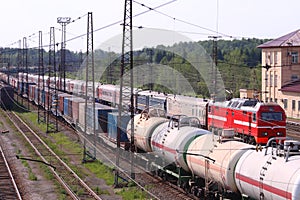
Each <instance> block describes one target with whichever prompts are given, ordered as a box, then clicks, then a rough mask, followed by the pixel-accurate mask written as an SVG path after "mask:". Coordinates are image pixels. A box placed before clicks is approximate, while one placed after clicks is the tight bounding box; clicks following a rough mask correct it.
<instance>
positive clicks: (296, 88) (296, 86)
mask: <svg viewBox="0 0 300 200" xmlns="http://www.w3.org/2000/svg"><path fill="white" fill-rule="evenodd" d="M280 91H282V92H297V93H300V79H297V80H295V81H292V82H290V83H287V84H285V85H283V86H282V87H281V89H280Z"/></svg>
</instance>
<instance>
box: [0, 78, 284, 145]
mask: <svg viewBox="0 0 300 200" xmlns="http://www.w3.org/2000/svg"><path fill="white" fill-rule="evenodd" d="M0 78H1V80H3V81H6V82H7V81H8V77H7V75H6V74H3V73H2V74H0ZM40 79H41V78H40ZM26 80H27V74H25V73H19V75H18V79H17V78H14V77H11V78H10V80H9V81H10V84H11V85H12V86H13V87H15V88H16V90H18V91H19V92H21V93H23V94H25V95H27V93H28V95H29V96H30V98H31V99H32V100H33V99H34V97H35V96H36V97H37V95H36V93H38V88H37V85H38V84H37V83H38V82H40V87H41V86H42V84H43V80H38V75H32V74H28V83H27V82H26ZM44 82H45V83H44V84H45V85H46V86H47V85H48V84H50V87H54V86H55V84H56V87H57V88H60V86H61V85H63V83H60V80H59V79H57V80H56V82H55V80H54V78H53V77H51V78H50V79H49V77H47V76H45V77H44ZM65 85H66V92H67V93H68V94H70V95H76V96H83V94H85V89H86V87H85V81H82V80H71V79H66V84H65ZM25 91H26V92H25ZM119 91H120V89H119V87H118V86H116V85H111V84H100V83H97V84H95V94H94V96H95V100H96V102H99V103H101V104H104V105H108V106H112V107H116V105H117V104H118V103H119ZM88 93H89V92H88ZM134 93H135V94H134V100H135V108H136V112H137V113H138V112H141V111H142V110H144V109H146V108H148V107H153V106H155V107H159V108H161V109H163V110H165V111H166V113H167V116H168V117H171V116H173V115H187V116H194V117H197V118H198V119H199V120H200V124H201V127H202V128H204V129H208V130H210V131H213V132H215V133H216V134H222V132H223V130H224V129H226V130H227V129H231V130H232V131H231V132H233V133H234V134H235V136H237V137H239V138H241V139H242V140H243V141H244V142H245V143H249V144H266V143H267V142H268V139H270V138H272V137H285V136H286V115H285V111H284V110H283V109H282V108H281V106H279V105H278V104H275V103H263V102H260V101H258V100H257V99H231V100H230V101H224V102H212V101H208V100H206V99H202V98H195V97H187V96H182V95H172V94H164V93H159V92H155V91H149V90H148V91H141V90H138V89H135V90H134ZM49 94H50V93H49V92H48V91H47V90H46V91H45V95H46V96H47V95H49ZM50 95H51V94H50ZM89 96H92V94H89ZM58 100H59V101H60V102H61V103H62V101H63V100H64V98H60V99H58ZM36 101H37V98H36ZM46 104H48V102H46ZM227 133H228V131H227Z"/></svg>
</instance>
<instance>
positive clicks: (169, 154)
mask: <svg viewBox="0 0 300 200" xmlns="http://www.w3.org/2000/svg"><path fill="white" fill-rule="evenodd" d="M161 113H162V111H159V112H158V111H157V110H155V109H154V110H150V111H149V112H145V113H141V114H139V115H136V116H135V118H134V136H135V137H134V139H135V144H136V145H137V146H138V147H139V148H140V149H142V150H144V151H145V152H148V153H153V154H155V155H157V156H158V157H159V158H161V159H162V161H160V163H164V164H165V166H164V167H163V169H164V170H163V172H162V174H163V177H167V175H168V174H172V175H174V172H177V173H178V175H177V177H178V184H180V185H181V186H182V187H183V188H185V189H186V190H187V191H189V192H192V193H193V194H194V195H196V196H198V197H206V198H207V199H210V198H211V199H213V198H216V197H217V199H220V198H221V197H222V198H227V199H228V198H230V199H242V198H243V199H259V200H267V199H272V200H274V199H276V200H281V199H293V200H296V199H300V170H299V169H300V168H299V166H300V165H299V164H300V151H299V150H300V142H299V141H293V140H285V138H283V137H274V138H272V139H270V140H269V142H268V143H267V145H266V147H264V149H261V150H259V149H257V146H254V145H250V144H246V143H243V142H241V141H238V140H234V139H233V138H232V137H230V136H229V135H228V134H224V135H215V134H212V133H211V132H209V131H207V130H204V129H201V128H198V126H199V125H200V122H199V120H198V119H197V118H195V117H186V116H174V117H173V118H171V119H170V120H166V118H164V117H162V114H161ZM130 129H131V123H129V125H128V130H130ZM128 134H130V131H128ZM128 136H129V135H128ZM275 141H279V143H276V142H275ZM160 169H161V168H160ZM168 170H169V171H171V172H172V173H167V171H168ZM180 170H183V171H184V172H188V174H184V173H183V172H181V171H180Z"/></svg>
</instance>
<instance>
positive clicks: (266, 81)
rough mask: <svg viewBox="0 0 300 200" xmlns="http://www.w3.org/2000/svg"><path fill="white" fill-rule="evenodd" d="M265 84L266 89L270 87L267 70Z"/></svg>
mask: <svg viewBox="0 0 300 200" xmlns="http://www.w3.org/2000/svg"><path fill="white" fill-rule="evenodd" d="M265 83H266V87H268V72H267V70H266V74H265Z"/></svg>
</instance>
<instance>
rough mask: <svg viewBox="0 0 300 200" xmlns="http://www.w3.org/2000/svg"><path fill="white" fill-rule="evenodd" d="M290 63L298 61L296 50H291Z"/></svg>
mask: <svg viewBox="0 0 300 200" xmlns="http://www.w3.org/2000/svg"><path fill="white" fill-rule="evenodd" d="M292 63H298V52H297V51H293V52H292Z"/></svg>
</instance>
